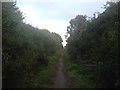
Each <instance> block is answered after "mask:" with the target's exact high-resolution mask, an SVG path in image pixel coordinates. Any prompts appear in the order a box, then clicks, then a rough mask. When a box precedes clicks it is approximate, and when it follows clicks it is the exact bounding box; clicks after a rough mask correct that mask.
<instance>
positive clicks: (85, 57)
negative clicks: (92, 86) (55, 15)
mask: <svg viewBox="0 0 120 90" xmlns="http://www.w3.org/2000/svg"><path fill="white" fill-rule="evenodd" d="M108 4H109V5H108V6H107V7H106V10H105V11H104V12H103V13H101V14H99V15H98V17H97V18H93V19H91V20H87V19H86V18H85V16H82V15H79V16H76V18H75V19H72V20H71V21H70V26H69V27H68V30H67V35H69V37H68V39H67V42H68V44H67V50H68V53H69V54H70V56H71V58H72V60H73V62H74V63H75V64H77V65H79V68H82V66H83V67H84V68H82V69H83V71H84V69H86V68H87V69H89V68H91V69H92V71H89V70H88V71H85V75H87V73H88V72H92V78H93V79H94V80H95V81H96V82H95V83H96V84H97V87H118V86H119V85H120V83H119V81H120V78H119V77H118V76H119V74H120V73H119V70H118V65H119V62H118V29H119V27H118V26H119V24H120V22H119V20H118V19H119V17H118V10H119V7H120V2H118V3H108ZM83 18H84V20H83ZM86 65H87V66H86ZM88 65H91V66H89V67H88ZM94 66H95V67H94ZM80 73H81V72H80Z"/></svg>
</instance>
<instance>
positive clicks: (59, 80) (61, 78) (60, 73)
mask: <svg viewBox="0 0 120 90" xmlns="http://www.w3.org/2000/svg"><path fill="white" fill-rule="evenodd" d="M63 60H64V55H63V51H62V53H61V57H60V58H59V60H58V63H57V66H56V77H55V86H54V87H55V88H69V85H68V82H69V80H68V77H66V75H65V72H64V71H65V70H64V61H63Z"/></svg>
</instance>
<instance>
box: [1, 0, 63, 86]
mask: <svg viewBox="0 0 120 90" xmlns="http://www.w3.org/2000/svg"><path fill="white" fill-rule="evenodd" d="M23 19H24V17H23V15H22V12H21V11H20V10H19V8H18V7H17V6H16V2H4V3H2V71H3V72H2V79H3V80H2V81H3V88H10V87H22V85H23V86H24V87H25V82H29V81H30V80H31V78H33V77H34V75H35V74H37V72H39V71H40V70H41V67H44V66H47V64H48V61H49V58H48V57H50V56H52V55H54V53H56V52H58V51H59V50H60V49H61V48H62V44H61V43H62V38H61V36H60V35H59V34H56V33H52V32H49V31H48V30H45V29H38V28H35V27H33V26H31V25H29V24H26V23H24V22H23Z"/></svg>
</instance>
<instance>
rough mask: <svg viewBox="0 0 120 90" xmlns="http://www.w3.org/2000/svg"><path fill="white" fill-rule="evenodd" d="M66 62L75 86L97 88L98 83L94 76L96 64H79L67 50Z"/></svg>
mask: <svg viewBox="0 0 120 90" xmlns="http://www.w3.org/2000/svg"><path fill="white" fill-rule="evenodd" d="M64 62H65V66H66V71H67V73H68V75H69V78H70V79H71V80H72V82H73V83H72V84H73V87H74V88H95V87H96V85H95V83H94V80H93V78H92V76H93V75H92V71H93V69H92V68H94V67H95V66H90V65H80V66H79V65H77V64H75V63H73V60H72V59H71V57H70V55H69V54H68V52H67V51H65V55H64Z"/></svg>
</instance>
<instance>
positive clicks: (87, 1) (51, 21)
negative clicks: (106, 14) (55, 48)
mask: <svg viewBox="0 0 120 90" xmlns="http://www.w3.org/2000/svg"><path fill="white" fill-rule="evenodd" d="M106 1H107V0H17V6H18V7H19V8H20V10H21V11H22V12H23V13H24V16H26V18H25V20H24V21H25V22H26V23H29V24H31V25H33V26H35V27H38V28H40V29H43V28H44V29H48V30H49V31H50V32H56V33H58V34H60V35H61V37H62V38H63V41H64V42H63V45H64V46H65V44H66V42H65V37H64V35H65V34H66V29H67V26H68V25H69V21H70V20H71V19H73V18H75V17H76V15H78V14H79V15H81V14H82V15H87V16H89V17H91V16H92V15H93V13H94V12H98V11H99V12H102V11H103V10H104V9H103V8H102V7H103V5H105V4H106Z"/></svg>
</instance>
